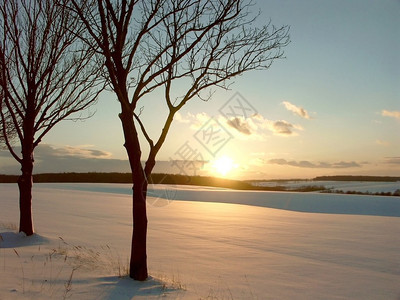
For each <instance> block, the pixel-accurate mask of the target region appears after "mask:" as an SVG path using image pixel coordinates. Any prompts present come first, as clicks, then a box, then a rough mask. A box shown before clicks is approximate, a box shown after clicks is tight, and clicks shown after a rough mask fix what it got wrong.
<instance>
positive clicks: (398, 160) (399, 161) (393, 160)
mask: <svg viewBox="0 0 400 300" xmlns="http://www.w3.org/2000/svg"><path fill="white" fill-rule="evenodd" d="M385 163H386V164H391V165H400V156H394V157H385Z"/></svg>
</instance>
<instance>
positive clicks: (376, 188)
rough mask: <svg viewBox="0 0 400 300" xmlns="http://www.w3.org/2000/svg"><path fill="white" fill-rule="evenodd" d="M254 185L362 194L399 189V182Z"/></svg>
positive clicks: (269, 182)
mask: <svg viewBox="0 0 400 300" xmlns="http://www.w3.org/2000/svg"><path fill="white" fill-rule="evenodd" d="M255 185H259V186H268V187H275V186H284V187H287V188H289V189H290V188H293V189H295V188H300V187H305V186H323V187H325V188H327V189H332V190H341V191H343V192H347V191H355V192H362V193H366V192H369V193H380V192H384V193H387V192H391V193H393V192H395V191H396V190H398V189H400V182H399V181H396V182H381V181H380V182H374V181H322V180H321V181H318V180H307V181H302V180H299V181H264V182H257V183H255Z"/></svg>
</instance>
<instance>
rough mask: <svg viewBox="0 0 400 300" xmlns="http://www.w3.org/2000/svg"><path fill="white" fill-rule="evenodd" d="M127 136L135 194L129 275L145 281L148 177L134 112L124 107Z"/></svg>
mask: <svg viewBox="0 0 400 300" xmlns="http://www.w3.org/2000/svg"><path fill="white" fill-rule="evenodd" d="M120 119H121V123H122V128H123V131H124V137H125V144H124V146H125V148H126V152H127V154H128V158H129V163H130V167H131V172H132V183H133V195H132V217H133V232H132V246H131V258H130V266H129V267H130V270H129V276H130V277H131V278H133V279H135V280H140V281H144V280H146V279H147V277H148V271H147V245H146V244H147V241H146V240H147V211H146V194H147V179H146V176H145V175H144V170H143V167H142V165H141V162H140V160H141V150H140V143H139V138H138V134H137V131H136V128H135V124H134V121H133V112H132V111H130V110H128V109H125V108H124V107H122V112H121V114H120Z"/></svg>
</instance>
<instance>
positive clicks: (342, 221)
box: [0, 184, 400, 299]
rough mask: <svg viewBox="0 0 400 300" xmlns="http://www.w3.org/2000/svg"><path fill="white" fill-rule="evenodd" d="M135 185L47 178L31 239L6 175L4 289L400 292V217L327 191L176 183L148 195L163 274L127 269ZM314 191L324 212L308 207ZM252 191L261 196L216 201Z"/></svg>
mask: <svg viewBox="0 0 400 300" xmlns="http://www.w3.org/2000/svg"><path fill="white" fill-rule="evenodd" d="M99 188H102V189H103V190H102V192H96V191H95V190H99ZM127 188H128V187H127V186H124V185H105V186H99V185H94V186H92V187H91V188H90V185H88V186H87V187H86V188H83V186H82V185H78V186H75V187H74V185H65V184H57V185H47V184H46V185H36V186H35V190H34V208H33V209H34V217H35V225H36V232H37V233H38V234H37V235H35V236H33V237H28V238H27V237H23V236H21V235H20V234H17V233H15V232H16V231H15V228H13V227H14V226H15V225H13V223H14V224H15V223H16V221H17V220H18V200H17V197H18V192H17V188H16V186H15V185H8V184H3V185H0V195H1V196H0V197H1V198H0V235H1V238H0V299H63V298H68V299H160V298H162V299H207V298H208V299H398V298H399V297H400V285H399V282H400V254H399V253H400V251H398V250H399V249H400V238H399V237H400V218H398V217H387V216H382V213H376V214H375V215H371V213H368V214H369V215H368V214H366V213H363V211H362V210H361V211H360V207H361V206H360V205H359V204H357V205H356V206H354V205H353V204H351V205H349V209H350V210H351V209H353V210H354V211H355V212H356V213H355V214H354V215H351V214H346V212H340V214H333V213H332V207H330V206H329V205H331V204H329V203H330V202H335V201H339V202H340V201H344V202H345V201H346V200H347V201H348V202H349V203H353V202H354V199H353V197H356V196H352V197H350V198H348V197H349V196H345V195H343V196H340V195H337V197H338V198H337V199H336V198H335V199H333V198H329V199H331V200H330V201H328V200H323V197H324V196H325V195H321V194H288V193H259V192H257V193H255V192H253V193H248V192H233V191H221V190H218V189H202V188H194V187H191V188H186V189H183V188H181V187H175V188H176V190H174V191H171V190H170V188H168V189H167V193H168V195H169V196H171V198H172V199H171V200H174V201H165V199H157V197H155V198H150V199H149V200H150V201H149V202H150V203H152V205H149V206H148V213H149V233H148V244H149V245H148V256H149V257H148V259H149V269H150V274H151V276H152V278H151V279H150V280H149V281H147V282H145V283H138V282H133V281H131V280H130V279H128V278H126V277H122V278H119V276H118V275H119V274H121V275H124V272H125V270H124V269H125V268H126V265H127V262H126V261H127V258H128V254H129V250H130V249H129V247H130V234H131V228H130V223H131V220H130V211H131V204H130V201H131V200H130V196H129V194H128V193H125V192H121V191H125V190H126V189H127ZM90 189H91V190H92V191H90ZM112 189H115V190H114V192H112ZM153 192H154V193H156V194H153V195H156V196H157V195H163V194H162V193H165V192H166V191H165V189H164V188H160V187H158V188H157V189H156V190H155V191H153ZM157 193H161V194H157ZM172 195H174V197H172ZM303 196H304V197H305V198H304V199H303V198H302V197H303ZM327 196H332V195H327ZM307 197H310V199H312V200H309V201H310V203H311V202H314V203H315V202H317V201H319V207H320V210H323V212H324V213H323V214H322V213H310V212H307V210H309V208H310V206H308V207H307V205H309V204H307V203H308V202H307V200H306V199H308V198H307ZM314 197H315V199H314ZM318 197H322V198H318ZM358 197H360V196H358ZM181 198H184V199H181ZM267 198H268V199H271V200H270V201H269V202H268V203H276V204H277V206H279V207H280V208H288V207H289V209H290V205H293V203H295V204H296V208H297V209H296V210H302V211H303V212H298V211H289V210H281V209H273V208H269V207H266V205H261V204H259V203H265V199H267ZM373 198H374V197H373ZM376 198H379V199H381V198H391V199H395V200H397V201H399V198H398V197H393V198H392V197H376ZM177 199H180V200H177ZM288 199H289V200H290V201H288ZM299 199H300V200H299ZM318 199H319V200H318ZM321 199H322V200H321ZM357 199H358V198H357ZM362 199H367V198H362ZM371 199H372V198H371ZM379 199H378V200H379ZM181 200H185V201H181ZM194 200H195V201H194ZM201 200H204V201H212V202H204V201H201ZM216 200H217V201H216ZM245 200H246V201H248V203H247V204H251V205H241V204H232V203H215V202H233V203H243V202H244V201H245ZM363 201H366V200H363ZM356 202H357V201H356ZM378 202H379V201H378ZM328 204H329V205H328ZM301 205H304V207H303V208H302V209H301ZM324 205H325V206H326V207H325V208H324ZM385 205H387V203H386V204H382V203H380V208H378V209H377V210H382V207H385ZM394 205H396V203H395V204H394ZM311 207H312V205H311ZM340 207H342V209H345V207H346V205H345V204H344V203H341V204H340ZM354 207H356V208H354ZM369 209H372V208H369ZM386 209H387V208H385V209H384V211H386ZM394 210H396V211H397V210H398V206H394ZM396 213H398V211H397V212H396ZM59 237H61V238H62V239H60V238H59ZM71 275H72V276H71Z"/></svg>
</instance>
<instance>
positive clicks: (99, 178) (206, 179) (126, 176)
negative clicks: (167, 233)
mask: <svg viewBox="0 0 400 300" xmlns="http://www.w3.org/2000/svg"><path fill="white" fill-rule="evenodd" d="M18 177H19V176H17V175H0V183H16V182H17V180H18ZM33 182H35V183H40V182H41V183H45V182H47V183H51V182H57V183H60V182H67V183H71V182H73V183H131V182H132V180H131V174H130V173H97V172H93V173H92V172H91V173H47V174H35V175H33ZM149 183H154V184H160V183H162V184H178V185H199V186H213V187H223V188H232V189H240V190H250V189H253V190H254V189H261V188H258V187H254V186H253V185H251V184H250V183H248V182H244V181H239V180H231V179H223V178H216V177H211V176H185V175H173V174H157V173H156V174H152V175H151V178H149Z"/></svg>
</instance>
